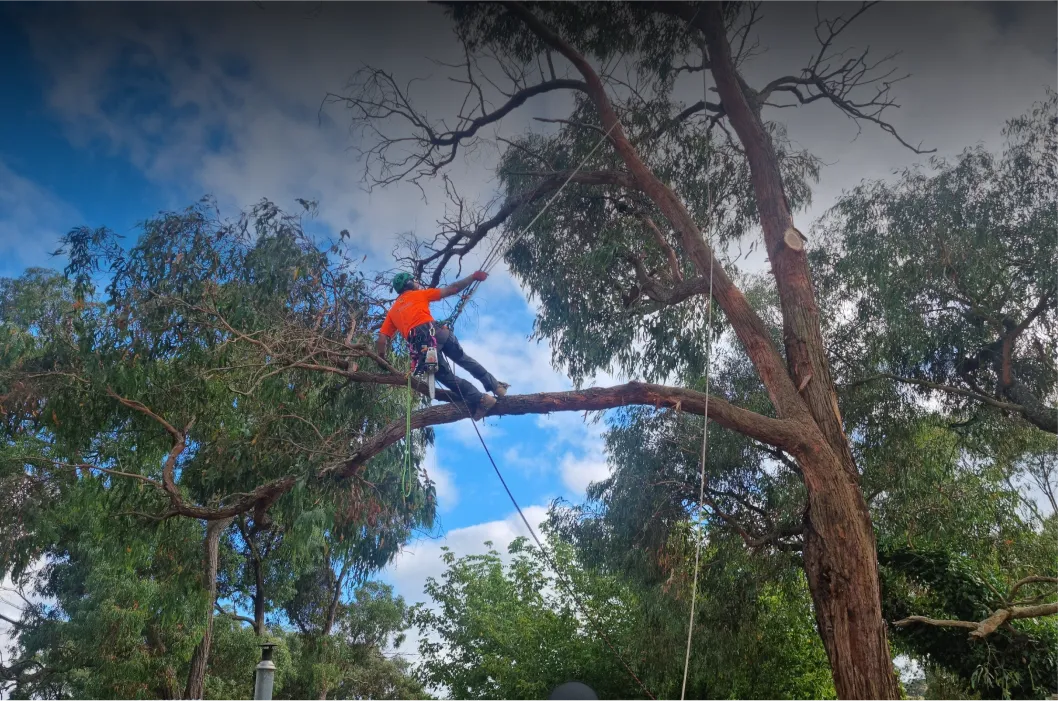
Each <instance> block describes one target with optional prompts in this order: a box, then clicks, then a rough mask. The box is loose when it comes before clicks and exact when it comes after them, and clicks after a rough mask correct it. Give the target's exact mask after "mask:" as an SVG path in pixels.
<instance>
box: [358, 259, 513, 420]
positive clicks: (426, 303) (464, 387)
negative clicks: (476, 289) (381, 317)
mask: <svg viewBox="0 0 1058 701" xmlns="http://www.w3.org/2000/svg"><path fill="white" fill-rule="evenodd" d="M488 276H489V274H488V273H486V272H484V271H481V270H479V271H477V272H476V273H474V274H473V275H470V276H469V277H466V278H464V279H462V280H459V281H458V282H454V283H452V284H451V285H448V286H447V287H442V288H436V287H432V288H425V287H423V286H422V284H421V283H420V282H419V281H418V280H416V279H415V278H414V276H412V275H410V274H408V273H397V275H395V276H394V278H393V291H394V292H396V293H397V295H398V296H397V299H396V300H395V301H394V302H393V306H392V307H390V309H389V312H388V313H387V314H386V320H385V321H384V322H382V329H381V330H380V331H379V334H378V340H377V341H375V350H376V351H377V352H378V354H379V355H380V356H385V354H386V352H387V351H388V350H389V344H390V341H391V340H392V338H393V335H394V332H395V331H400V333H401V335H402V336H404V338H405V339H406V340H407V341H408V348H409V349H410V351H411V354H412V359H413V361H414V362H415V365H416V366H419V365H420V364H421V363H422V362H423V359H422V358H419V357H417V356H418V355H419V354H420V353H419V349H420V348H422V347H423V346H424V345H429V344H430V339H431V335H432V336H433V338H434V339H435V340H436V343H437V350H438V355H437V372H436V373H435V375H434V377H435V378H436V379H437V381H438V382H440V383H442V384H443V385H445V386H446V387H448V388H449V389H451V390H452V391H453V392H455V393H456V394H458V395H460V396H461V397H462V398H463V401H465V402H466V404H467V406H468V408H469V409H470V411H471V412H473V418H474V420H475V421H477V420H479V419H481V418H482V417H484V416H485V412H487V411H488V410H489V409H491V408H492V407H494V406H496V398H495V397H491V396H489V395H488V394H482V393H481V392H479V391H478V389H477V387H475V386H474V385H472V384H471V383H470V382H468V381H467V380H464V379H462V378H459V377H456V375H455V373H453V372H452V369H451V368H450V367H449V366H448V363H447V362H445V358H449V359H451V360H453V361H455V363H456V364H458V365H459V366H460V367H461V368H463V369H465V370H467V371H469V372H470V374H471V375H473V376H474V377H475V378H476V379H477V380H478V382H480V383H481V385H482V386H483V387H484V388H485V391H486V392H492V393H494V394H495V395H496V396H497V397H502V396H503V395H505V394H507V388H508V387H509V386H510V385H508V384H507V383H506V382H499V381H498V380H497V379H496V378H495V377H493V376H492V374H491V373H489V371H488V370H486V369H485V368H484V367H482V366H481V363H479V362H478V361H476V360H474V359H473V358H471V357H470V356H469V355H467V354H466V353H464V352H463V347H462V346H460V345H459V339H457V338H456V336H455V334H454V333H452V329H450V328H449V327H448V326H447V325H444V324H438V323H437V322H436V321H434V318H433V315H432V314H430V303H431V302H436V301H438V300H441V299H444V298H445V297H451V296H452V295H455V294H458V293H459V292H461V291H462V290H463V289H465V288H466V287H467V286H468V285H470V283H471V282H474V281H475V280H477V281H479V282H481V281H484V280H485V278H487V277H488Z"/></svg>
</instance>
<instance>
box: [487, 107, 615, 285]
mask: <svg viewBox="0 0 1058 701" xmlns="http://www.w3.org/2000/svg"><path fill="white" fill-rule="evenodd" d="M620 123H621V120H619V119H615V120H614V123H613V124H611V125H610V128H609V129H607V130H606V133H605V134H603V135H602V138H601V139H599V141H598V142H596V144H595V146H593V147H592V149H591V151H588V155H587V156H585V157H584V158H583V159H582V160H581V162H580V163H579V164H577V167H576V168H574V169H573V172H572V173H570V174H569V177H567V178H566V180H565V182H563V183H562V185H560V186H559V188H558V189H557V190H555V194H553V195H551V197H550V198H548V200H547V202H546V203H545V204H544V206H543V207H542V208H541V209H540V211H539V212H537V213H536V216H535V217H533V219H532V221H530V222H529V223H528V224H526V225H525V226H524V227H522V230H521V231H519V232H518V233H517V234H516V235H515V236H514V238H512V239H511V240H510V242H508V243H507V245H506V246H505V247H506V248H510V247H511V246H513V245H514V244H516V243H517V242H518V241H519V240H521V238H522V237H523V236H525V233H526V232H527V231H529V229H530V228H531V227H532V226H533V224H535V223H536V220H537V219H539V218H540V217H542V216H543V214H544V212H546V211H547V210H548V208H549V207H550V206H551V204H552V203H553V202H554V201H555V200H556V199H558V196H559V195H561V194H562V191H563V190H565V189H566V185H569V182H570V181H571V180H573V176H574V175H576V174H577V173H579V172H580V169H581V168H583V167H584V166H585V164H587V162H588V159H589V158H591V157H592V156H594V155H595V152H596V151H598V150H599V147H600V146H602V144H603V142H604V141H606V140H607V139H608V138H610V132H612V131H613V130H614V127H616V126H617V125H618V124H620ZM502 242H503V239H502V238H501V239H500V240H499V241H497V242H496V245H495V246H493V248H492V251H490V252H489V255H488V256H486V257H485V260H486V267H483V268H482V270H484V271H485V272H489V271H490V270H491V269H492V268H493V267H495V265H496V264H497V263H498V262H499V261H500V259H501V258H503V256H502V255H494V254H495V253H496V251H498V250H499V249H500V248H501V246H500V244H501V243H502ZM490 258H491V260H489V259H490Z"/></svg>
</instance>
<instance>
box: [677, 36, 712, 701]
mask: <svg viewBox="0 0 1058 701" xmlns="http://www.w3.org/2000/svg"><path fill="white" fill-rule="evenodd" d="M705 65H706V50H705V45H704V44H703V45H702V66H703V69H702V89H703V91H704V92H705V95H704V96H703V97H702V100H703V101H704V102H706V103H707V102H708V101H709V82H708V75H709V71H708V70H707V69H705V68H704V66H705ZM711 138H712V137H711V136H709V135H707V140H706V151H705V202H706V207H707V208H708V217H709V221H708V222H707V223H706V226H707V227H709V226H711V225H712V216H713V189H712V187H711V183H712V176H711V175H710V174H709V167H710V166H711V165H712V163H711V161H712V159H711V156H712V141H711ZM705 236H706V245H709V232H708V228H707V229H706V231H705ZM711 248H712V247H711V246H710V249H711ZM715 264H716V261H714V260H713V258H712V256H710V260H709V296H708V297H706V298H705V305H706V322H705V338H706V346H705V348H706V355H705V410H704V412H703V414H702V460H701V468H700V474H699V476H698V477H699V483H698V506H699V508H701V505H702V503H703V502H704V501H705V458H706V455H707V454H708V451H709V369H710V367H711V366H712V364H713V340H712V339H713V266H714V265H715ZM695 536H696V538H695V544H694V581H693V582H692V584H691V613H690V620H689V621H688V622H687V652H686V653H685V654H684V656H683V687H682V689H681V691H680V701H683V700H684V699H685V698H687V674H688V672H689V671H690V668H691V641H692V640H693V638H694V614H695V608H696V607H697V604H698V570H699V564H700V562H701V557H702V536H701V533H698V532H697V531H696V532H695Z"/></svg>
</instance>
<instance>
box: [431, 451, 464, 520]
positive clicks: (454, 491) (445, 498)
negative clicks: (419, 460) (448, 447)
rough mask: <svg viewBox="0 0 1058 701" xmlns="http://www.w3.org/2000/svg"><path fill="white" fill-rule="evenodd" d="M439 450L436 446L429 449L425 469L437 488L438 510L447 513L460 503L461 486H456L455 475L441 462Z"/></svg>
mask: <svg viewBox="0 0 1058 701" xmlns="http://www.w3.org/2000/svg"><path fill="white" fill-rule="evenodd" d="M437 452H438V451H437V447H436V446H431V447H430V448H428V449H427V451H426V459H425V461H424V463H423V469H424V470H425V471H426V475H427V476H428V477H429V478H430V480H432V481H433V483H434V488H435V489H436V490H437V508H438V511H440V512H441V513H447V512H449V511H451V510H452V509H454V508H455V507H456V505H458V504H459V488H458V487H456V483H455V476H454V475H453V474H452V473H451V472H449V471H448V470H446V469H445V468H443V467H441V465H440V464H439V462H438V457H437Z"/></svg>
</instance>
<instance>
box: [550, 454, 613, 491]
mask: <svg viewBox="0 0 1058 701" xmlns="http://www.w3.org/2000/svg"><path fill="white" fill-rule="evenodd" d="M559 469H560V470H561V472H562V482H563V484H565V485H566V486H567V487H569V488H570V489H571V490H572V491H573V492H575V493H576V494H577V496H579V497H583V496H584V490H586V489H587V488H588V485H589V484H591V483H592V482H599V481H601V480H604V479H606V478H607V477H609V476H610V465H609V463H607V461H606V456H605V455H590V454H589V455H584V456H581V457H579V458H578V457H574V456H573V454H572V453H566V454H565V455H564V456H562V463H561V465H560V466H559Z"/></svg>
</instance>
